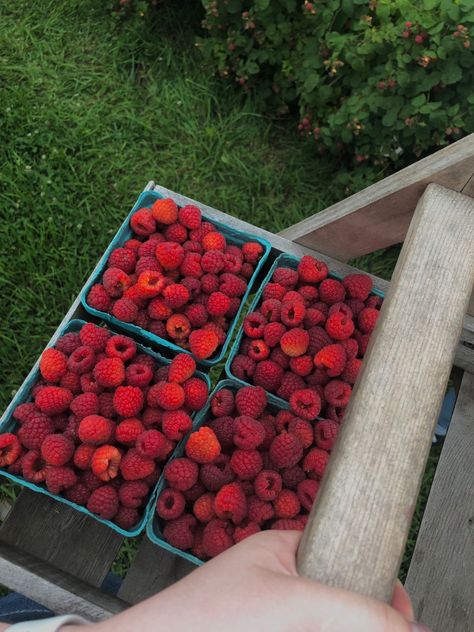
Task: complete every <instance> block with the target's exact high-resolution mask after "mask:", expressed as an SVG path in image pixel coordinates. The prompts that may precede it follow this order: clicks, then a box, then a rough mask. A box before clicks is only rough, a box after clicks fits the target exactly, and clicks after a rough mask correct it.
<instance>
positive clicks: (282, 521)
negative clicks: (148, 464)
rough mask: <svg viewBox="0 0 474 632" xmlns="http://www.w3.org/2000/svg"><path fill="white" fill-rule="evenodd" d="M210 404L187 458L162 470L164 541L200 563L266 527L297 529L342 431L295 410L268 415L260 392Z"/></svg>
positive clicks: (224, 391)
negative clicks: (198, 559) (163, 484)
mask: <svg viewBox="0 0 474 632" xmlns="http://www.w3.org/2000/svg"><path fill="white" fill-rule="evenodd" d="M311 392H312V391H310V393H311ZM298 394H299V396H300V397H301V398H302V400H305V397H306V395H307V393H306V391H305V390H302V391H299V392H298ZM210 406H211V414H210V418H209V419H208V421H207V422H206V424H205V425H203V426H201V428H199V429H198V430H196V431H194V432H193V433H192V434H191V435H190V436H189V438H188V440H187V442H186V445H185V456H183V457H178V458H175V459H173V460H172V461H170V462H169V463H167V465H166V466H165V468H164V470H163V475H164V478H165V480H166V483H167V486H166V487H165V488H164V489H163V490H162V492H161V493H160V495H159V497H158V500H157V505H156V511H157V514H158V516H159V519H160V527H161V530H162V533H163V537H164V539H165V540H166V541H167V542H168V543H169V544H171V545H172V546H175V547H176V548H178V549H181V550H184V551H190V552H191V553H192V554H194V555H195V556H196V557H198V558H200V559H203V560H205V559H208V558H211V557H215V556H216V555H218V554H219V553H221V552H222V551H225V550H226V549H227V548H229V547H230V546H232V545H233V544H236V543H237V542H240V541H241V540H243V539H244V538H246V537H248V536H250V535H252V534H254V533H257V532H258V531H261V530H264V529H299V530H302V529H303V528H304V526H305V524H306V520H307V517H308V514H309V511H310V509H311V507H312V505H313V503H314V500H315V498H316V495H317V493H318V489H319V485H320V480H321V478H322V476H323V474H324V470H325V467H326V465H327V462H328V459H329V453H330V451H331V449H332V448H333V446H334V443H335V441H336V437H337V433H338V429H339V425H338V424H337V423H336V422H335V421H333V420H327V419H326V420H317V421H313V419H314V418H313V417H312V412H311V411H309V410H308V409H306V408H300V407H298V405H296V406H295V407H293V406H292V407H291V410H279V411H278V412H274V411H273V412H272V411H271V410H269V408H268V407H267V395H266V393H265V391H264V389H263V388H261V387H259V386H246V387H244V388H241V389H240V390H238V391H237V393H236V394H234V392H233V390H231V389H229V388H226V387H224V388H221V389H220V390H218V391H217V392H216V394H215V395H214V396H213V397H212V399H211V403H210Z"/></svg>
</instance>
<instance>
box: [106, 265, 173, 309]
mask: <svg viewBox="0 0 474 632" xmlns="http://www.w3.org/2000/svg"><path fill="white" fill-rule="evenodd" d="M165 286H166V278H165V277H164V276H163V274H162V273H161V272H160V271H158V270H144V271H143V272H141V273H140V276H139V277H138V280H137V285H136V288H137V295H138V297H139V298H142V299H148V298H154V297H155V296H157V295H158V294H160V292H162V291H163V290H164V288H165ZM117 302H118V301H117ZM115 305H117V303H116V304H115ZM114 307H115V306H114ZM150 316H152V317H153V315H152V314H150Z"/></svg>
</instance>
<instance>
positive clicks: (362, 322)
mask: <svg viewBox="0 0 474 632" xmlns="http://www.w3.org/2000/svg"><path fill="white" fill-rule="evenodd" d="M379 315H380V311H379V310H378V309H375V308H373V307H365V308H364V309H363V310H362V311H361V312H360V314H359V318H358V323H359V329H360V330H361V332H362V333H363V334H370V333H372V332H373V330H374V329H375V325H376V324H377V319H378V317H379Z"/></svg>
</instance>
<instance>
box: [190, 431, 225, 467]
mask: <svg viewBox="0 0 474 632" xmlns="http://www.w3.org/2000/svg"><path fill="white" fill-rule="evenodd" d="M185 451H186V455H187V456H188V457H189V458H190V459H192V460H193V461H195V462H196V463H211V462H212V461H213V460H214V459H215V458H216V457H218V456H219V454H220V453H221V445H220V443H219V441H218V439H217V437H216V435H215V433H214V431H213V430H212V429H211V428H209V427H208V426H203V427H202V428H199V430H196V431H195V432H193V433H192V434H191V435H190V437H189V439H188V441H187V443H186V448H185Z"/></svg>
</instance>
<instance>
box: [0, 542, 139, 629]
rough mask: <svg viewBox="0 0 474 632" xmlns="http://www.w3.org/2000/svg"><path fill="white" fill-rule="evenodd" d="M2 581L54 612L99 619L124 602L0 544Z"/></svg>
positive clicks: (121, 605) (119, 607) (115, 610)
mask: <svg viewBox="0 0 474 632" xmlns="http://www.w3.org/2000/svg"><path fill="white" fill-rule="evenodd" d="M0 576H1V581H2V584H3V585H5V586H8V588H10V589H11V590H15V591H17V592H19V593H21V594H22V595H28V596H29V597H30V598H31V599H33V600H34V601H36V602H38V603H40V604H42V605H43V606H46V607H47V608H49V609H50V610H52V611H53V612H55V613H56V614H58V615H60V614H76V615H79V616H83V617H84V618H86V619H88V620H89V621H101V620H103V619H107V618H108V617H110V616H111V615H113V614H116V613H118V612H121V611H122V610H123V609H124V608H126V607H127V605H128V604H125V603H124V602H122V601H121V600H120V599H117V598H115V597H112V596H110V595H107V594H105V593H102V592H100V591H99V590H98V589H96V588H92V587H91V586H90V585H89V584H86V583H85V582H83V581H80V580H78V579H76V578H75V577H72V576H71V575H69V574H68V573H64V572H63V571H59V570H58V569H56V568H54V567H52V566H51V565H49V564H46V563H45V562H42V561H40V560H38V559H35V558H34V557H32V556H29V555H26V554H25V553H21V552H19V551H18V550H17V549H15V548H14V547H10V546H6V545H5V544H2V543H0Z"/></svg>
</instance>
